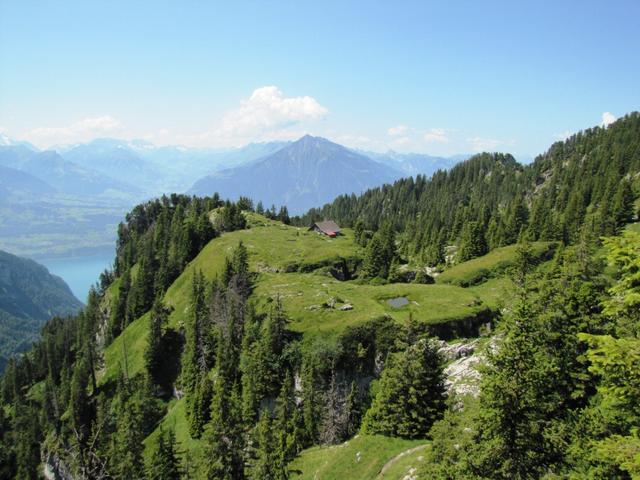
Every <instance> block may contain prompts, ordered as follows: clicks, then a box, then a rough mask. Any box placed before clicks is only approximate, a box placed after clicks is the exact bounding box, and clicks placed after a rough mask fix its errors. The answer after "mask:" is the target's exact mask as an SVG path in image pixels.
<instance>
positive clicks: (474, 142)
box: [467, 137, 516, 152]
mask: <svg viewBox="0 0 640 480" xmlns="http://www.w3.org/2000/svg"><path fill="white" fill-rule="evenodd" d="M467 141H468V142H469V145H470V146H471V149H472V150H473V151H474V152H492V151H495V150H496V149H497V148H498V147H511V146H513V145H515V143H516V141H515V140H497V139H494V138H483V137H472V138H468V139H467Z"/></svg>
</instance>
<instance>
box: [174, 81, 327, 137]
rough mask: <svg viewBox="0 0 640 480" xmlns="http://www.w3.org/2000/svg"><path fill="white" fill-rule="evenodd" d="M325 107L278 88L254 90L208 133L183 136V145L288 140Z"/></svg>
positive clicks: (321, 116) (314, 118) (305, 97)
mask: <svg viewBox="0 0 640 480" xmlns="http://www.w3.org/2000/svg"><path fill="white" fill-rule="evenodd" d="M328 113H329V110H328V108H326V107H325V106H323V105H321V104H320V102H318V100H316V99H315V98H313V97H311V96H308V95H305V96H298V97H287V96H285V95H284V93H283V92H282V90H280V89H279V88H278V87H276V86H273V85H270V86H265V87H260V88H256V89H255V90H254V91H253V93H252V94H251V96H250V97H249V98H248V99H245V100H242V101H241V102H240V105H239V106H238V107H237V108H235V109H233V110H230V111H228V112H227V113H226V114H225V115H224V116H223V117H222V119H221V120H220V121H219V122H218V123H217V124H216V125H215V126H214V127H213V128H211V129H210V130H208V131H206V132H203V133H201V134H197V135H185V136H183V137H182V139H183V142H184V143H187V144H195V145H198V144H203V145H212V144H213V145H218V146H236V145H242V144H244V143H247V142H251V141H266V140H290V139H292V138H296V137H299V136H301V134H302V133H304V132H305V129H304V127H305V125H307V124H309V123H310V122H314V121H317V120H320V119H322V118H324V117H326V115H327V114H328Z"/></svg>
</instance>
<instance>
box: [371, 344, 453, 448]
mask: <svg viewBox="0 0 640 480" xmlns="http://www.w3.org/2000/svg"><path fill="white" fill-rule="evenodd" d="M388 362H389V364H388V365H387V366H386V367H385V369H384V370H383V372H382V377H381V379H380V389H379V391H378V394H377V395H376V397H375V399H374V400H373V403H372V405H371V408H370V409H369V410H368V411H367V413H366V414H365V417H364V420H363V423H362V431H363V433H368V434H381V435H389V436H393V437H402V438H424V437H425V436H426V435H427V433H428V432H429V429H430V428H431V425H432V424H433V422H435V421H436V420H438V419H439V418H440V416H441V415H442V412H443V410H444V406H445V405H444V401H445V389H444V378H443V373H442V371H443V366H442V359H441V358H440V355H439V354H438V351H437V347H436V346H435V344H433V343H431V342H428V341H426V340H420V341H418V342H417V343H416V344H414V345H412V346H410V347H408V348H407V349H406V350H405V351H404V352H400V353H398V354H396V355H394V356H393V357H391V359H390V360H388Z"/></svg>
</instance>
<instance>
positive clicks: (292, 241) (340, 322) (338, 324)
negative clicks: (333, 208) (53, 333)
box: [102, 214, 494, 381]
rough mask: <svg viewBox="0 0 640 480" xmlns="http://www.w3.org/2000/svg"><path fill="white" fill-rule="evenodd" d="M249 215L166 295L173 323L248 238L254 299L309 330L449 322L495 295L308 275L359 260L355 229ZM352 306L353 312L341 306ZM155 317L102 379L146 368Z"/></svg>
mask: <svg viewBox="0 0 640 480" xmlns="http://www.w3.org/2000/svg"><path fill="white" fill-rule="evenodd" d="M249 220H250V225H251V228H250V229H247V230H240V231H236V232H231V233H226V234H224V235H222V236H221V237H219V238H216V239H214V240H212V241H211V242H210V243H209V244H208V245H207V246H206V247H205V248H204V249H203V250H202V251H201V252H200V254H199V255H198V256H197V257H196V258H195V259H194V260H193V261H192V262H191V263H190V264H189V265H188V266H187V268H186V269H185V270H184V272H183V273H182V274H181V275H180V276H179V277H178V278H177V279H176V281H175V282H174V283H173V284H172V285H171V287H169V289H168V291H167V293H166V294H165V298H164V301H165V302H166V303H167V304H168V305H170V306H171V307H173V309H174V310H173V312H172V314H171V316H170V318H169V326H171V327H174V328H179V327H180V326H181V325H182V324H183V322H184V321H185V319H186V318H187V315H188V309H189V298H190V294H191V285H192V280H193V275H194V272H195V271H196V270H199V271H202V273H203V274H204V276H205V277H206V278H207V279H209V280H212V279H213V278H215V277H216V276H217V275H219V274H220V273H221V272H222V269H223V266H224V261H225V258H226V257H228V256H229V255H230V254H231V252H232V251H233V249H234V248H235V247H236V246H237V245H238V243H239V242H240V241H242V242H243V243H244V245H245V246H246V247H247V250H248V252H249V264H250V269H251V270H252V271H254V272H258V275H257V282H256V290H255V297H254V298H255V299H256V300H257V303H258V305H259V306H262V307H265V306H266V304H267V303H268V302H269V301H270V300H272V299H273V298H275V297H276V296H278V295H279V296H280V298H281V299H282V301H283V304H284V307H285V309H286V311H287V313H288V314H289V316H290V318H291V319H292V323H291V325H290V328H292V329H293V330H295V331H298V332H302V333H323V334H327V333H329V334H334V333H338V332H340V331H342V330H343V329H344V328H346V327H348V326H351V325H356V324H358V323H362V322H364V321H367V320H370V319H372V318H375V317H378V316H380V315H384V314H387V315H390V316H391V317H393V318H394V319H396V320H398V321H400V322H404V321H406V320H407V319H408V317H409V314H410V313H411V314H412V315H413V316H414V318H416V319H417V320H420V321H424V322H428V323H434V324H435V323H443V322H447V321H450V320H456V319H461V318H467V317H471V316H474V315H476V314H478V313H480V312H481V311H483V310H485V309H486V307H487V306H488V305H489V304H490V303H491V301H492V299H493V297H494V295H493V294H487V302H484V301H483V300H484V298H483V295H484V294H485V293H487V292H485V291H484V290H482V289H481V290H477V291H476V290H471V289H464V288H461V287H458V286H454V285H445V284H437V285H418V284H390V285H380V286H372V285H361V284H358V283H355V282H341V281H338V280H335V279H334V278H333V277H332V276H330V275H328V274H322V273H320V272H321V270H317V271H314V272H312V273H300V270H302V271H308V270H311V269H313V268H316V267H319V266H321V265H324V264H331V263H332V262H333V261H335V260H337V259H339V258H345V259H354V258H356V257H357V255H358V253H359V252H358V247H357V246H356V245H355V243H354V242H353V237H352V234H351V232H350V231H349V230H345V235H343V236H341V237H338V238H336V239H329V238H327V237H324V236H321V235H318V234H316V233H314V232H308V231H306V230H305V229H299V228H296V227H290V226H285V225H282V224H281V223H278V222H273V221H269V220H266V219H264V218H263V217H260V216H258V215H255V214H251V215H250V216H249ZM463 265H464V264H463ZM461 266H462V265H461ZM287 272H288V273H287ZM396 297H405V298H406V299H407V300H408V301H409V304H408V305H405V306H403V307H401V308H394V307H392V306H391V305H390V304H389V303H388V302H387V300H389V299H391V298H396ZM332 299H333V300H334V301H335V302H336V305H335V307H334V308H324V307H323V304H326V303H330V302H331V300H332ZM346 303H348V304H350V305H351V306H352V307H353V309H352V310H349V311H342V310H340V309H339V308H340V307H341V306H343V305H344V304H346ZM148 321H149V319H148V315H145V316H143V317H141V318H139V319H137V320H135V321H134V322H132V323H131V324H130V325H129V326H128V327H127V328H126V329H125V331H124V332H123V334H122V335H120V337H118V338H117V339H116V340H115V341H114V342H113V343H112V344H111V345H109V347H107V349H106V350H105V373H104V375H103V376H102V381H106V380H110V379H114V378H116V376H117V374H118V371H119V370H120V369H121V368H124V367H125V360H126V367H127V371H128V373H129V375H134V374H136V373H138V372H140V371H142V368H143V366H144V362H143V357H142V356H143V352H144V346H145V344H146V335H147V330H148ZM125 353H126V355H125Z"/></svg>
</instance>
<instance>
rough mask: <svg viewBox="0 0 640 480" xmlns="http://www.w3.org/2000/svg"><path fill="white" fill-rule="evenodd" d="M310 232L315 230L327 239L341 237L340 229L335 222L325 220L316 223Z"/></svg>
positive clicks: (310, 228)
mask: <svg viewBox="0 0 640 480" xmlns="http://www.w3.org/2000/svg"><path fill="white" fill-rule="evenodd" d="M309 230H314V231H316V232H318V233H322V234H323V235H326V236H327V237H331V238H335V237H337V236H338V235H340V227H339V226H338V224H337V223H336V222H334V221H333V220H325V221H323V222H316V223H314V224H313V225H311V226H310V227H309Z"/></svg>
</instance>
